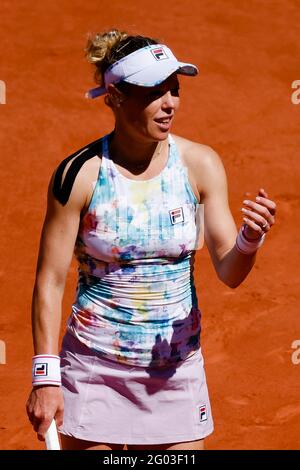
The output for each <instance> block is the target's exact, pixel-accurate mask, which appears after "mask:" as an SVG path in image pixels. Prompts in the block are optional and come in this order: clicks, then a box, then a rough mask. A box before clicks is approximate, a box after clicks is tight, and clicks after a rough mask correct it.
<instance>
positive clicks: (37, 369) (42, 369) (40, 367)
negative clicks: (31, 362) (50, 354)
mask: <svg viewBox="0 0 300 470" xmlns="http://www.w3.org/2000/svg"><path fill="white" fill-rule="evenodd" d="M37 375H38V376H41V375H44V376H45V375H48V364H47V363H39V364H35V366H34V376H35V377H36V376H37Z"/></svg>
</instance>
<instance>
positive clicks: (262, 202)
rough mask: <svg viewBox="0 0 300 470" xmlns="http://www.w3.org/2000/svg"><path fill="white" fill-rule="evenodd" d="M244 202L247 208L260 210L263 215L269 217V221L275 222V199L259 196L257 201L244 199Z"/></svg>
mask: <svg viewBox="0 0 300 470" xmlns="http://www.w3.org/2000/svg"><path fill="white" fill-rule="evenodd" d="M257 198H258V196H257V197H256V200H257ZM243 204H244V205H245V206H247V208H251V209H253V210H254V211H256V212H258V213H259V214H260V215H261V216H262V217H264V218H265V219H267V221H268V222H269V223H272V224H273V223H274V220H273V215H274V214H275V208H276V205H275V203H274V202H273V201H270V200H269V199H262V198H261V197H259V198H258V201H257V202H254V201H249V200H244V201H243ZM272 212H273V213H272Z"/></svg>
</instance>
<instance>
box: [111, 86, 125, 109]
mask: <svg viewBox="0 0 300 470" xmlns="http://www.w3.org/2000/svg"><path fill="white" fill-rule="evenodd" d="M107 92H108V96H109V101H110V103H111V105H112V106H113V107H116V108H119V107H120V106H121V103H122V102H123V101H124V100H125V96H124V94H123V93H122V92H121V91H120V90H118V88H116V87H115V85H114V84H113V83H110V84H109V85H108V88H107Z"/></svg>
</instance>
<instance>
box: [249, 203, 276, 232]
mask: <svg viewBox="0 0 300 470" xmlns="http://www.w3.org/2000/svg"><path fill="white" fill-rule="evenodd" d="M242 212H243V214H244V215H246V216H247V218H248V219H250V220H252V221H253V222H255V223H256V225H257V226H258V227H260V228H261V229H262V227H264V228H263V231H265V232H268V231H269V230H270V228H271V224H269V222H268V220H266V219H264V218H263V217H261V216H260V215H259V214H256V212H253V211H250V210H248V209H244V208H243V209H242ZM266 224H267V225H266Z"/></svg>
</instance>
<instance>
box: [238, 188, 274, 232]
mask: <svg viewBox="0 0 300 470" xmlns="http://www.w3.org/2000/svg"><path fill="white" fill-rule="evenodd" d="M255 201H256V202H253V201H250V200H248V199H247V200H244V201H243V204H245V206H246V208H242V212H243V213H244V214H245V215H246V217H243V220H244V221H245V225H246V235H247V236H249V238H253V239H254V238H259V237H261V236H262V235H263V234H264V233H267V232H268V231H269V230H270V228H271V227H272V225H274V223H275V213H276V204H275V202H274V201H272V200H271V199H269V197H268V194H267V193H266V191H265V190H264V189H260V190H259V192H258V195H257V196H256V198H255Z"/></svg>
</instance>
